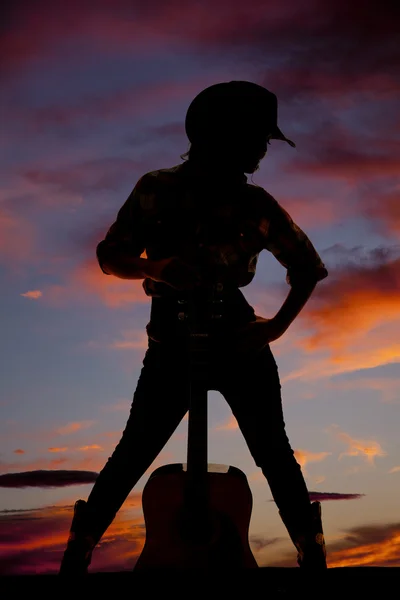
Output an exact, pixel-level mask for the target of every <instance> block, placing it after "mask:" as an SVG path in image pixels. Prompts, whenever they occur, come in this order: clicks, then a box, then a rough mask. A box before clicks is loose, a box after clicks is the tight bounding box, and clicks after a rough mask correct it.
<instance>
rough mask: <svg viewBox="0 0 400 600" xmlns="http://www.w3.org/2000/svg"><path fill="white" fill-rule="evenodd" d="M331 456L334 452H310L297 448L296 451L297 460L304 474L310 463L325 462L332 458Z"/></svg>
mask: <svg viewBox="0 0 400 600" xmlns="http://www.w3.org/2000/svg"><path fill="white" fill-rule="evenodd" d="M331 454H332V452H310V451H309V450H302V449H300V448H297V449H296V450H294V456H295V459H296V460H297V462H298V463H299V465H300V466H301V469H302V471H303V473H305V472H306V468H305V467H306V465H307V464H308V463H310V462H321V461H322V460H324V459H325V458H326V457H327V456H330V455H331Z"/></svg>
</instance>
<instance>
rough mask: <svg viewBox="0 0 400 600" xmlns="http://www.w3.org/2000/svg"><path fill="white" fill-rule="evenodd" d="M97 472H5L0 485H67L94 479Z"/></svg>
mask: <svg viewBox="0 0 400 600" xmlns="http://www.w3.org/2000/svg"><path fill="white" fill-rule="evenodd" d="M97 475H98V473H95V472H94V471H44V470H40V471H25V472H23V473H5V474H4V475H0V487H4V488H24V487H39V488H48V487H67V486H69V485H81V484H85V483H93V482H94V481H96V478H97Z"/></svg>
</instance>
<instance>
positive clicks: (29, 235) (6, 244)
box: [0, 208, 37, 266]
mask: <svg viewBox="0 0 400 600" xmlns="http://www.w3.org/2000/svg"><path fill="white" fill-rule="evenodd" d="M36 238H37V234H36V229H35V227H34V225H33V224H32V223H30V222H29V221H28V220H27V219H25V218H24V217H21V216H20V215H18V216H17V215H14V214H13V213H12V212H11V211H10V210H5V209H4V208H0V257H1V262H3V263H4V265H6V266H7V265H8V264H9V263H10V262H11V263H12V264H13V265H14V264H20V263H21V262H24V261H25V260H26V257H27V256H30V255H31V256H32V255H33V256H35V254H36V253H35V249H36V247H37V239H36Z"/></svg>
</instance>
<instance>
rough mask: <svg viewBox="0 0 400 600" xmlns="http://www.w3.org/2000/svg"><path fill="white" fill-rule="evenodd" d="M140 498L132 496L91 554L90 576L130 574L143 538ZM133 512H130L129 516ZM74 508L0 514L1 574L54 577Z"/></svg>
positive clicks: (60, 507)
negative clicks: (97, 573) (114, 573)
mask: <svg viewBox="0 0 400 600" xmlns="http://www.w3.org/2000/svg"><path fill="white" fill-rule="evenodd" d="M140 498H141V495H140V494H131V495H130V496H129V497H128V498H127V501H126V503H124V505H123V507H122V509H121V510H120V511H119V513H118V514H117V516H116V518H115V520H114V522H113V523H112V524H111V526H110V527H109V529H108V530H107V532H106V533H105V534H104V536H103V538H102V540H101V542H100V543H99V544H98V546H97V547H96V549H95V552H94V554H93V559H92V564H91V567H90V570H91V572H96V571H121V570H131V569H132V568H133V566H134V563H135V561H136V558H137V556H138V555H139V554H140V552H141V550H142V548H143V545H144V537H145V529H144V523H143V517H142V516H141V515H139V516H138V515H137V514H135V512H134V511H136V510H137V508H138V507H140ZM132 511H133V512H132ZM72 516H73V506H47V507H44V508H41V509H30V510H23V511H17V510H13V511H2V512H1V513H0V573H1V574H2V575H28V574H32V575H39V574H46V573H47V574H50V573H53V574H55V573H57V572H58V570H59V567H60V562H61V558H62V555H63V552H64V550H65V547H66V544H67V539H68V532H69V528H70V525H71V521H72Z"/></svg>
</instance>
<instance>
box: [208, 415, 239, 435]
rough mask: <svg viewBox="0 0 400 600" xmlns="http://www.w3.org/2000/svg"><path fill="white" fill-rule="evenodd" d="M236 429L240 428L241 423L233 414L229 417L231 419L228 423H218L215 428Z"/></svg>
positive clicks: (223, 429)
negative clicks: (239, 423)
mask: <svg viewBox="0 0 400 600" xmlns="http://www.w3.org/2000/svg"><path fill="white" fill-rule="evenodd" d="M235 429H239V425H238V422H237V420H236V418H235V417H234V416H233V415H231V416H230V417H229V420H228V421H227V422H226V423H224V424H223V425H218V426H216V427H215V428H214V430H215V431H233V430H235Z"/></svg>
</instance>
